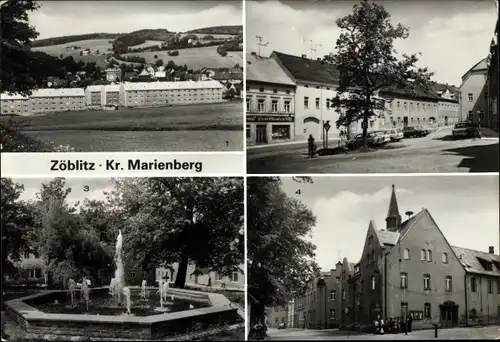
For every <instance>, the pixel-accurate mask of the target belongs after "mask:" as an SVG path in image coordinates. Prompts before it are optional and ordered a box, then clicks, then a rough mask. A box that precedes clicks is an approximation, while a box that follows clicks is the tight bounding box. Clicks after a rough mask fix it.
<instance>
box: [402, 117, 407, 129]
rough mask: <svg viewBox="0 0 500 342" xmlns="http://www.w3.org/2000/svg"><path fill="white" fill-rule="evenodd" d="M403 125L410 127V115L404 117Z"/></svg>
mask: <svg viewBox="0 0 500 342" xmlns="http://www.w3.org/2000/svg"><path fill="white" fill-rule="evenodd" d="M403 127H408V117H407V116H405V117H403Z"/></svg>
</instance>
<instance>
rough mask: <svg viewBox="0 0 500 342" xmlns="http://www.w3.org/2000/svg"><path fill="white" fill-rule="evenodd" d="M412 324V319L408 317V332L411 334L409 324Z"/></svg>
mask: <svg viewBox="0 0 500 342" xmlns="http://www.w3.org/2000/svg"><path fill="white" fill-rule="evenodd" d="M412 323H413V317H412V316H411V315H408V332H411V324H412Z"/></svg>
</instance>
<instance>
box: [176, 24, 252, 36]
mask: <svg viewBox="0 0 500 342" xmlns="http://www.w3.org/2000/svg"><path fill="white" fill-rule="evenodd" d="M186 33H203V34H231V35H235V36H237V35H240V34H243V25H233V26H212V27H205V28H200V29H196V30H191V31H187V32H186Z"/></svg>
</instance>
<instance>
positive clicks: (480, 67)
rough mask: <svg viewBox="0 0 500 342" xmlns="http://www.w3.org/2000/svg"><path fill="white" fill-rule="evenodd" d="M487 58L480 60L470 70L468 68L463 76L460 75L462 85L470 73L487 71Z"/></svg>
mask: <svg viewBox="0 0 500 342" xmlns="http://www.w3.org/2000/svg"><path fill="white" fill-rule="evenodd" d="M487 59H488V58H487V57H485V58H483V59H481V60H480V61H479V62H477V63H476V64H475V65H474V66H473V67H472V68H470V69H469V70H468V71H467V72H466V73H465V74H463V75H462V83H463V82H464V81H465V80H464V78H465V77H466V76H467V75H468V74H469V73H470V72H471V71H481V70H488V63H487Z"/></svg>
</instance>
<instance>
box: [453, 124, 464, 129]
mask: <svg viewBox="0 0 500 342" xmlns="http://www.w3.org/2000/svg"><path fill="white" fill-rule="evenodd" d="M455 128H465V123H457V124H456V125H455Z"/></svg>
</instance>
